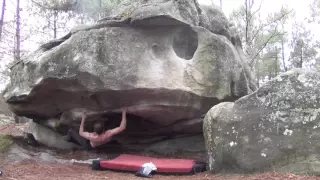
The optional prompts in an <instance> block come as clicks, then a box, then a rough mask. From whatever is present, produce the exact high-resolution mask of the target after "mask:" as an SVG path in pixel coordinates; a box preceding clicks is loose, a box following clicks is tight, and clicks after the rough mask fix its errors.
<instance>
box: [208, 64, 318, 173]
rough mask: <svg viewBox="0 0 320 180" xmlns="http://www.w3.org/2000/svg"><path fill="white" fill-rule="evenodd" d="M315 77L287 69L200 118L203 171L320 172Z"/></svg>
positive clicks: (298, 70)
mask: <svg viewBox="0 0 320 180" xmlns="http://www.w3.org/2000/svg"><path fill="white" fill-rule="evenodd" d="M319 79H320V74H319V73H316V72H308V71H305V70H301V69H293V70H291V71H289V72H286V73H284V74H282V75H279V76H278V77H276V78H275V79H273V80H271V81H269V82H268V83H266V84H265V85H263V86H262V87H260V88H259V89H258V90H257V91H256V92H254V93H252V94H250V95H248V96H245V97H242V98H240V99H239V100H237V101H235V102H224V103H220V104H218V105H216V106H214V107H213V108H212V109H210V110H209V112H208V113H207V114H206V116H205V120H204V137H205V144H206V150H207V155H208V161H209V169H210V170H211V171H214V172H219V171H222V170H231V171H237V170H240V171H244V172H254V171H265V170H273V171H280V172H291V173H297V174H306V173H307V174H313V175H315V174H317V175H319V174H320V169H319V166H318V164H319V162H320V161H319V156H320V154H319V148H320V145H319V139H320V128H319V127H320V126H319V125H320V82H319Z"/></svg>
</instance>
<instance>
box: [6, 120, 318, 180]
mask: <svg viewBox="0 0 320 180" xmlns="http://www.w3.org/2000/svg"><path fill="white" fill-rule="evenodd" d="M19 126H21V125H18V126H17V125H6V126H0V134H12V135H14V136H17V135H21V131H20V130H19V129H21V128H19ZM17 127H18V128H17ZM0 170H1V171H2V172H3V175H2V176H0V180H2V179H8V180H20V179H21V180H55V179H65V180H73V179H74V180H81V179H85V180H88V179H90V180H96V179H104V180H105V179H108V180H113V179H114V180H124V179H130V180H131V179H132V180H135V179H143V178H140V177H137V176H135V174H134V173H119V172H113V171H94V170H92V169H91V168H90V167H89V166H84V165H69V164H58V163H45V162H38V161H35V160H24V161H21V162H18V163H13V162H10V161H7V160H6V158H5V156H4V155H1V154H0ZM151 179H163V180H180V179H181V180H191V179H192V180H207V179H213V180H262V179H268V180H283V179H294V180H315V179H319V180H320V177H313V176H297V175H293V174H279V173H263V174H254V175H239V174H237V175H230V174H228V175H227V174H210V173H208V172H204V173H199V174H196V175H182V176H173V175H160V174H156V175H154V176H153V177H152V178H151Z"/></svg>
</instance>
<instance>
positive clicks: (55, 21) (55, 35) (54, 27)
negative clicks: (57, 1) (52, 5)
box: [53, 10, 58, 39]
mask: <svg viewBox="0 0 320 180" xmlns="http://www.w3.org/2000/svg"><path fill="white" fill-rule="evenodd" d="M57 21H58V11H57V10H54V12H53V39H56V38H57Z"/></svg>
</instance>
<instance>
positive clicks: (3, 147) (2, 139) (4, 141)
mask: <svg viewBox="0 0 320 180" xmlns="http://www.w3.org/2000/svg"><path fill="white" fill-rule="evenodd" d="M12 144H13V139H12V136H10V135H0V153H4V152H6V151H7V150H8V149H9V148H10V146H11V145H12Z"/></svg>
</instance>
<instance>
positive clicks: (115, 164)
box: [92, 154, 205, 174]
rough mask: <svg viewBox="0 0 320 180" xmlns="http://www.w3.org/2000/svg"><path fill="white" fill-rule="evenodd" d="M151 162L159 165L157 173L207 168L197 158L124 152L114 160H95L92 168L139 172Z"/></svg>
mask: <svg viewBox="0 0 320 180" xmlns="http://www.w3.org/2000/svg"><path fill="white" fill-rule="evenodd" d="M149 162H152V163H153V164H154V165H155V166H156V167H157V171H156V173H173V174H195V173H198V172H202V171H204V170H205V164H204V163H198V162H196V161H195V160H189V159H166V158H152V157H146V156H137V155H130V154H122V155H120V156H118V157H116V158H115V159H112V160H93V162H92V169H94V170H116V171H130V172H137V171H139V170H140V168H141V166H142V165H143V164H145V163H149Z"/></svg>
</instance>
